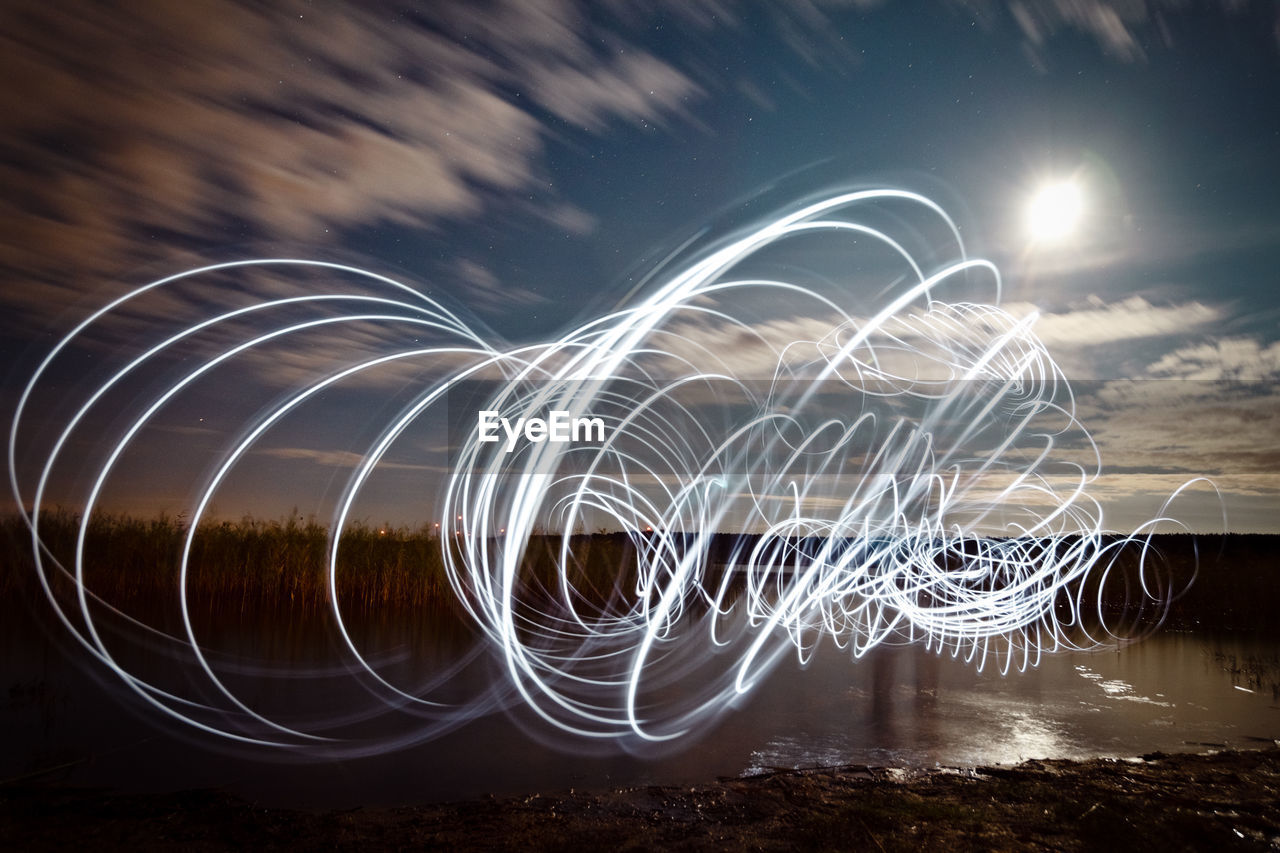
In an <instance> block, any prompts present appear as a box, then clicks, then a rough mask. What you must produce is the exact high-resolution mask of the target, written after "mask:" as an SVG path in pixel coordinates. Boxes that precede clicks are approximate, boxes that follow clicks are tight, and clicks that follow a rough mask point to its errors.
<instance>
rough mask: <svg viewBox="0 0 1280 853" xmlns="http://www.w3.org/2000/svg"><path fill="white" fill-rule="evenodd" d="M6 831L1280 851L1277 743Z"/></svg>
mask: <svg viewBox="0 0 1280 853" xmlns="http://www.w3.org/2000/svg"><path fill="white" fill-rule="evenodd" d="M0 835H3V836H5V837H7V838H8V839H9V842H10V844H11V845H12V846H13V847H15V848H17V849H25V850H60V849H69V848H73V847H74V848H82V847H83V846H85V845H86V844H88V845H90V846H92V847H93V848H95V849H103V850H123V849H129V850H179V849H181V850H209V851H213V850H240V849H256V850H333V849H409V848H412V849H437V848H438V849H449V850H522V851H523V850H572V849H617V850H649V849H672V850H713V849H755V850H794V849H808V850H848V849H868V850H884V851H889V850H996V851H1004V850H1043V849H1057V850H1102V849H1131V850H1194V849H1215V850H1218V849H1227V850H1232V849H1244V850H1254V849H1272V845H1274V844H1278V843H1280V751H1277V750H1275V749H1268V750H1263V751H1256V752H1255V751H1234V752H1221V753H1216V754H1214V753H1211V754H1201V755H1195V754H1179V755H1164V754H1160V753H1155V754H1151V755H1148V756H1144V757H1143V759H1140V760H1132V761H1123V760H1122V761H1116V760H1110V759H1094V760H1090V761H1029V762H1025V763H1023V764H1019V765H1017V766H1014V767H1007V766H999V767H983V768H977V769H976V770H973V771H970V770H962V771H956V770H943V769H939V770H934V771H929V772H923V773H918V774H914V775H904V774H902V773H900V772H897V771H892V770H886V769H883V768H872V767H864V766H852V767H841V768H825V769H822V770H812V771H785V772H779V773H771V774H767V775H764V776H754V777H748V778H734V779H720V780H718V781H715V782H710V783H707V784H703V785H695V786H692V787H686V786H678V787H677V786H646V787H643V788H619V789H614V790H609V791H573V790H570V791H568V792H559V793H547V794H538V795H533V796H528V797H522V798H509V799H494V798H489V799H486V800H480V801H471V802H461V803H446V804H438V805H426V806H415V807H406V808H355V809H344V810H327V811H306V810H296V809H281V808H262V807H259V806H257V805H255V804H253V803H250V802H247V801H244V800H241V799H238V798H236V797H233V796H231V795H228V794H225V793H221V792H217V791H187V792H180V793H173V794H161V795H151V796H144V795H121V794H106V793H101V792H95V791H84V790H67V789H47V788H23V789H13V788H7V789H0Z"/></svg>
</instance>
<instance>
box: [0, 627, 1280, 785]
mask: <svg viewBox="0 0 1280 853" xmlns="http://www.w3.org/2000/svg"><path fill="white" fill-rule="evenodd" d="M4 634H5V636H4V638H3V639H4V640H5V642H4V643H3V646H2V647H0V689H3V690H5V691H7V692H6V693H5V694H0V702H2V703H3V704H2V705H0V727H2V730H3V731H4V732H5V733H6V734H5V737H4V739H3V742H2V748H0V779H5V780H7V779H12V778H14V777H21V776H24V775H26V774H30V773H33V772H39V771H47V770H49V768H58V769H56V770H54V771H52V772H44V773H42V774H40V775H36V776H32V777H31V781H33V782H41V783H56V784H67V785H84V786H105V787H113V788H120V789H125V790H165V789H175V788H190V787H220V788H225V789H227V790H230V791H233V792H236V793H240V794H243V795H245V796H249V797H251V798H254V799H257V800H259V801H261V802H265V803H280V804H285V805H315V806H330V805H342V804H355V803H366V804H374V803H386V804H391V803H407V802H424V801H428V800H440V799H454V798H469V797H476V796H482V795H484V794H489V793H492V794H497V795H506V794H521V793H531V792H536V791H550V790H560V789H565V788H569V787H579V788H581V787H606V786H607V787H615V786H627V785H643V784H665V783H689V782H697V781H707V780H710V779H712V778H714V777H716V776H737V775H742V774H751V773H758V772H761V771H764V770H767V769H773V768H798V767H817V766H831V765H846V764H855V765H858V764H866V765H873V766H894V767H933V766H935V765H943V766H959V767H971V766H974V765H980V764H991V763H1012V762H1017V761H1021V760H1024V759H1030V758H1085V757H1091V756H1100V755H1101V756H1118V757H1119V756H1130V755H1137V754H1141V753H1146V752H1152V751H1156V750H1162V751H1166V752H1174V751H1203V750H1204V749H1206V748H1208V747H1210V746H1231V747H1239V748H1249V747H1256V746H1259V745H1262V743H1263V742H1264V741H1269V740H1271V739H1273V738H1277V737H1280V707H1278V704H1277V699H1278V698H1280V665H1278V664H1277V661H1278V656H1277V651H1278V650H1280V641H1277V640H1276V639H1268V640H1256V639H1247V638H1242V637H1204V636H1197V635H1191V634H1172V633H1170V634H1163V635H1158V636H1155V637H1152V638H1149V639H1148V640H1146V641H1144V642H1142V643H1140V644H1138V645H1135V646H1131V647H1126V648H1123V649H1119V650H1108V651H1105V652H1101V653H1095V654H1089V655H1081V654H1076V655H1058V656H1049V657H1046V658H1045V659H1044V661H1043V662H1042V664H1041V666H1040V667H1039V668H1038V669H1035V670H1031V671H1029V672H1027V673H1024V674H1021V675H1010V676H1007V677H1002V676H1000V675H999V674H998V673H995V672H993V671H988V672H983V673H978V672H976V671H974V669H973V667H972V666H969V665H966V664H964V663H963V662H962V661H955V660H951V659H950V658H949V657H939V656H937V655H935V654H932V653H928V652H925V651H923V650H922V649H918V648H915V647H892V648H878V649H876V650H874V651H873V652H871V653H870V654H869V655H867V656H866V657H864V658H863V659H861V660H859V661H857V662H853V661H851V660H849V659H848V657H847V656H846V655H845V654H844V653H841V652H839V651H837V650H835V649H830V648H827V649H823V650H822V651H820V652H819V653H818V654H817V655H816V657H815V659H814V660H813V661H812V662H811V663H810V665H809V666H808V668H806V669H801V668H800V667H799V666H798V665H796V664H794V663H792V662H790V661H788V662H784V664H783V665H782V666H780V667H779V669H778V670H777V671H776V672H775V673H774V674H773V676H772V677H771V678H770V680H769V682H768V683H767V684H765V685H763V686H762V687H761V689H759V690H758V691H757V692H756V693H755V694H753V695H752V696H751V697H750V698H749V700H748V701H747V702H746V703H745V704H744V706H743V707H741V708H739V709H737V710H736V711H734V712H732V713H729V714H727V715H726V716H725V717H724V718H723V719H722V720H721V721H720V722H719V724H718V725H717V726H716V727H715V728H714V729H713V730H712V731H710V732H709V733H708V734H707V735H705V736H704V737H702V738H701V739H699V740H697V741H696V742H693V743H691V744H689V746H688V748H687V749H685V750H684V751H682V752H678V753H675V754H672V755H667V756H665V757H662V758H660V759H657V760H647V759H646V758H644V757H636V756H630V755H597V756H583V755H572V754H569V753H566V752H565V751H564V749H563V743H562V742H561V743H560V744H559V745H558V746H554V747H553V746H548V745H544V744H542V743H539V741H538V735H539V734H545V732H542V731H541V730H540V728H539V727H538V726H537V724H536V723H534V722H532V721H530V720H528V719H524V718H521V717H520V716H519V715H518V714H517V715H514V717H513V716H512V715H509V714H507V715H504V714H495V715H491V716H489V717H487V718H483V719H480V720H476V721H472V722H470V723H468V724H466V725H464V726H462V727H460V728H458V729H457V730H456V731H452V732H450V733H448V734H446V735H444V736H443V737H441V738H440V739H438V740H436V741H434V742H431V743H427V744H423V745H421V746H418V747H414V748H411V749H407V750H402V751H399V752H396V753H393V754H390V755H386V756H379V757H375V758H369V759H360V760H349V761H343V762H326V763H322V764H318V765H317V764H315V763H294V764H286V763H280V762H264V761H260V760H254V759H251V758H247V757H244V756H230V755H226V754H222V753H218V752H215V751H212V750H210V749H209V748H208V747H207V745H201V744H193V743H190V742H188V741H187V740H185V735H182V734H181V733H173V732H169V731H162V730H160V729H159V728H157V725H156V721H155V719H154V717H153V716H151V715H148V714H145V713H137V712H136V709H135V710H134V712H133V713H131V712H130V711H129V710H126V709H125V708H124V707H123V706H122V705H121V704H120V703H119V702H118V701H117V699H116V698H115V694H116V693H118V692H119V691H118V689H114V688H113V687H112V686H111V685H110V684H109V683H108V684H107V685H103V684H101V683H98V682H97V681H95V679H94V678H93V677H91V676H90V675H89V674H86V673H85V672H83V671H81V670H80V669H79V668H77V667H75V666H73V665H71V664H69V663H68V662H67V659H66V658H65V657H63V656H61V655H60V654H59V653H58V652H56V651H55V650H54V649H52V648H51V647H50V646H49V644H48V643H47V642H45V641H44V640H43V639H40V640H36V639H33V636H34V635H33V634H32V633H31V632H25V633H23V634H15V632H14V630H13V629H12V626H11V627H10V628H9V629H7V630H5V631H4ZM419 641H421V642H425V639H424V638H421V637H420V638H419ZM290 642H291V643H293V644H294V646H296V647H297V653H298V655H299V658H298V659H299V660H305V661H308V662H314V660H315V659H316V653H315V649H312V648H308V647H307V644H306V643H302V644H298V642H297V640H296V638H292V639H291V640H290ZM400 651H401V652H402V651H403V649H401V650H400ZM437 651H438V650H437ZM396 654H397V652H396V650H395V649H388V650H387V651H386V655H387V657H386V658H385V660H387V662H388V664H389V665H390V666H394V665H395V663H394V662H395V660H396V659H397V658H396ZM415 658H417V659H419V660H420V658H418V656H416V655H406V656H404V659H405V660H406V661H408V660H413V659H415ZM489 675H491V673H488V674H486V673H484V672H482V671H481V670H480V669H477V670H475V671H474V672H472V673H471V674H469V675H466V676H465V677H466V678H475V679H480V678H484V677H489ZM335 683H339V682H335ZM275 684H276V685H277V687H276V689H277V690H278V691H281V695H277V696H275V697H270V696H265V697H262V699H263V701H265V702H277V701H282V700H283V699H285V698H288V695H289V690H291V689H295V688H293V687H291V686H290V684H289V682H287V681H277V682H275ZM1237 688H1242V689H1237ZM467 689H470V690H474V691H476V692H483V687H482V685H481V684H479V683H476V684H472V685H468V686H467ZM331 700H332V702H333V705H334V707H340V706H341V705H342V701H341V700H342V697H341V696H334V697H331ZM531 734H532V735H533V736H532V737H531V736H530V735H531Z"/></svg>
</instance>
